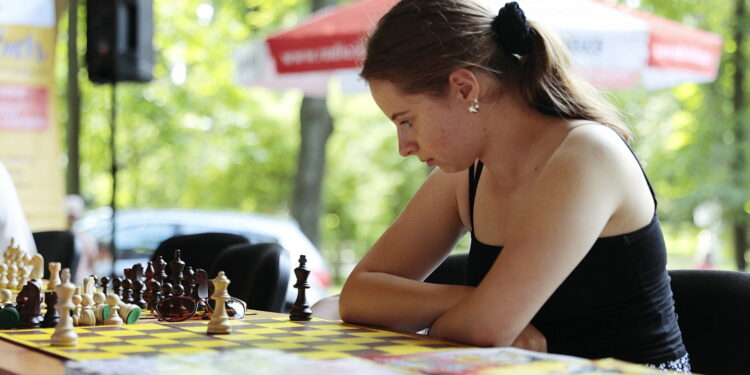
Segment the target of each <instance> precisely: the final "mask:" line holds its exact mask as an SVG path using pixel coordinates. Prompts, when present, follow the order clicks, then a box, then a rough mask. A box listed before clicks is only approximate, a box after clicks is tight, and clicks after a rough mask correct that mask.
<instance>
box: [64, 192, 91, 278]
mask: <svg viewBox="0 0 750 375" xmlns="http://www.w3.org/2000/svg"><path fill="white" fill-rule="evenodd" d="M85 211H86V204H85V202H84V200H83V198H82V197H81V196H80V195H76V194H69V195H66V196H65V214H66V215H67V219H68V221H67V223H68V230H69V231H71V232H72V233H73V235H75V241H76V248H77V249H78V250H77V251H79V253H80V258H79V260H78V269H77V270H76V273H75V275H76V279H77V281H79V282H80V281H82V280H83V278H84V277H87V276H89V275H96V274H97V273H96V271H97V268H96V267H97V263H98V262H99V261H100V259H99V258H100V256H99V247H98V246H97V244H96V239H95V238H94V237H93V236H92V235H90V234H88V233H86V232H83V231H80V230H78V229H77V228H76V225H75V224H76V222H77V221H78V220H79V219H80V218H82V217H83V214H84V213H85Z"/></svg>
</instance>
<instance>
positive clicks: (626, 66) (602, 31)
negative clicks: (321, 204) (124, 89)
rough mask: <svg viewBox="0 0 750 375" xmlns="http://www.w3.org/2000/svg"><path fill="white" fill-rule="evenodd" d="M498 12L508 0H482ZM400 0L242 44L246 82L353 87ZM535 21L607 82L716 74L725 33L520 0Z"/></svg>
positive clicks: (597, 0)
mask: <svg viewBox="0 0 750 375" xmlns="http://www.w3.org/2000/svg"><path fill="white" fill-rule="evenodd" d="M480 1H481V2H482V3H483V4H484V5H485V6H487V7H488V8H489V9H490V10H493V11H497V10H499V8H500V7H501V6H502V5H503V4H505V2H506V1H505V0H480ZM396 2H397V0H360V1H355V2H353V3H350V4H347V5H343V6H338V7H334V8H328V9H324V10H322V11H320V12H317V13H315V14H313V15H312V16H311V17H310V18H309V19H307V20H306V21H304V22H302V23H301V24H300V25H298V26H297V27H295V28H292V29H290V30H286V31H282V32H279V33H277V34H274V35H272V36H271V37H269V38H267V39H265V40H262V41H254V42H251V43H250V44H249V45H248V46H246V47H245V48H243V49H242V50H241V51H238V55H237V63H238V66H237V71H238V79H239V81H240V83H242V84H245V85H250V86H253V85H259V86H265V87H269V88H276V89H285V88H298V89H302V90H303V91H304V92H305V93H306V94H307V95H311V96H325V95H326V93H327V88H328V81H329V79H330V78H331V77H338V78H339V79H340V81H341V82H342V84H343V85H344V90H345V91H358V90H363V89H364V87H365V86H364V85H363V83H362V82H359V81H358V80H357V78H356V74H357V72H358V64H359V62H360V61H361V60H362V58H363V56H364V50H363V46H362V44H361V42H362V40H363V38H364V37H365V36H366V35H367V33H368V32H369V31H370V30H371V29H372V27H373V26H374V25H375V24H376V23H377V21H378V19H380V17H381V16H382V15H383V14H385V12H387V11H388V9H390V7H392V6H393V4H395V3H396ZM518 2H519V4H520V5H521V8H522V9H524V11H525V13H526V16H527V18H528V19H530V20H534V21H538V22H539V23H541V24H542V25H545V26H546V27H548V28H551V29H552V30H554V31H555V32H557V34H559V35H560V36H561V37H562V39H563V41H564V42H565V44H566V45H567V46H568V49H569V50H570V52H571V56H572V59H573V64H574V66H575V67H576V69H578V70H579V72H580V73H581V74H582V75H583V76H584V77H586V78H587V79H588V80H589V81H590V82H592V83H593V84H595V85H596V86H598V87H601V88H604V89H627V88H632V87H636V86H638V85H643V86H644V87H645V88H647V89H658V88H666V87H672V86H675V85H678V84H681V83H685V82H696V83H702V82H710V81H713V80H714V79H715V78H716V75H717V71H718V66H719V58H720V55H721V47H722V39H721V38H720V37H719V36H718V35H715V34H712V33H709V32H706V31H702V30H698V29H695V28H692V27H689V26H685V25H682V24H680V23H677V22H674V21H671V20H669V19H665V18H661V17H657V16H653V15H649V14H646V13H644V12H641V11H637V10H634V9H630V8H627V7H624V6H618V5H613V4H609V3H606V2H604V1H602V0H518Z"/></svg>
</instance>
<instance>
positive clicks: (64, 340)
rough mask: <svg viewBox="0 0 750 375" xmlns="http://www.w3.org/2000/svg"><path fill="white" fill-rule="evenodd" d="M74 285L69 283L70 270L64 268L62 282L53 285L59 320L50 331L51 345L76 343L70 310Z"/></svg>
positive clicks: (71, 344)
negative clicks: (56, 298) (52, 331)
mask: <svg viewBox="0 0 750 375" xmlns="http://www.w3.org/2000/svg"><path fill="white" fill-rule="evenodd" d="M75 289H76V287H75V285H73V284H71V283H70V270H69V269H67V268H65V269H63V271H62V283H61V284H60V285H58V286H56V287H55V292H56V293H57V297H58V302H57V304H55V308H56V309H57V313H58V314H59V315H60V320H59V321H58V322H57V325H56V326H55V332H54V333H52V337H51V339H50V344H51V345H52V346H75V345H78V334H76V331H75V328H74V327H73V317H72V316H71V314H70V311H71V310H72V309H73V308H75V306H74V305H73V293H74V292H75Z"/></svg>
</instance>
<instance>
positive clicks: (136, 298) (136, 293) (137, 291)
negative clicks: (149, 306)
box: [133, 278, 146, 309]
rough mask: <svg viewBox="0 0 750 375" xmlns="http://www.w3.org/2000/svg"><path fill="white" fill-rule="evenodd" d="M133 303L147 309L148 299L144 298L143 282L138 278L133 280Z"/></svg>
mask: <svg viewBox="0 0 750 375" xmlns="http://www.w3.org/2000/svg"><path fill="white" fill-rule="evenodd" d="M133 304H135V305H136V306H138V307H140V308H142V309H145V308H146V301H145V300H144V299H143V282H142V281H141V280H138V279H137V278H136V279H135V281H133Z"/></svg>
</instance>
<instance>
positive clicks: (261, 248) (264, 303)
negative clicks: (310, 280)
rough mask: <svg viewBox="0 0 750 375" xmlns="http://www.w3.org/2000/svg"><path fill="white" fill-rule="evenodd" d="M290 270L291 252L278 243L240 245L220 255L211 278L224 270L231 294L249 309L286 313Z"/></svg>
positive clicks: (212, 270) (212, 269) (210, 273)
mask: <svg viewBox="0 0 750 375" xmlns="http://www.w3.org/2000/svg"><path fill="white" fill-rule="evenodd" d="M290 267H291V265H290V261H289V253H288V252H287V251H286V250H285V249H284V248H283V247H281V245H279V244H277V243H259V244H239V245H234V246H231V247H229V248H228V249H226V250H224V251H223V252H222V253H221V255H219V258H218V259H217V260H216V263H214V265H213V267H212V268H211V272H209V276H210V277H212V278H213V277H215V276H216V275H217V274H218V273H219V271H224V274H225V275H226V276H227V278H228V279H229V280H230V281H231V282H230V284H229V288H228V290H229V294H230V295H231V296H232V297H236V298H239V299H241V300H243V301H245V302H246V303H247V307H248V308H249V309H254V310H263V311H273V312H284V304H285V302H286V290H287V287H288V286H289V277H290V274H291V272H292V271H291V268H290Z"/></svg>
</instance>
